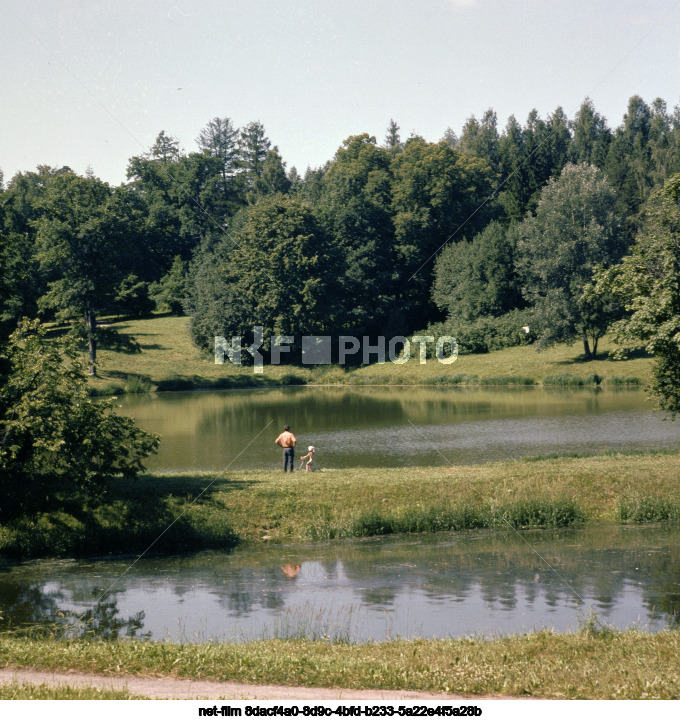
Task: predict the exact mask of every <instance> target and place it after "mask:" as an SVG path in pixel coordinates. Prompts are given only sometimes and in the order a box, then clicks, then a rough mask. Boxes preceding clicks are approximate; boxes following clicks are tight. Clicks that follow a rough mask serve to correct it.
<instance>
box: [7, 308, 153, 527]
mask: <svg viewBox="0 0 680 721" xmlns="http://www.w3.org/2000/svg"><path fill="white" fill-rule="evenodd" d="M77 358H78V356H77V353H76V351H75V348H74V347H73V345H72V344H70V343H69V341H68V338H67V339H65V340H64V341H62V342H57V341H51V342H48V341H47V340H46V339H45V330H44V328H42V327H41V326H40V324H38V323H36V322H28V321H26V322H23V323H22V324H21V325H20V327H19V328H18V329H17V330H16V331H15V332H14V333H13V334H12V335H11V336H10V339H9V341H8V343H7V347H6V348H5V350H4V351H3V354H2V359H3V360H4V362H5V363H6V364H7V369H6V377H5V381H4V383H3V386H2V389H1V390H0V442H1V446H0V469H1V473H0V477H1V478H2V480H1V481H0V493H1V494H2V495H1V497H2V506H1V507H0V513H1V514H2V515H5V516H6V515H7V514H8V513H10V511H16V510H17V509H19V508H20V507H21V505H22V494H24V496H25V499H27V503H29V504H30V503H31V502H35V501H36V498H35V497H33V498H30V497H29V496H28V495H27V494H28V493H29V492H31V491H33V490H35V489H38V491H39V492H40V493H42V494H43V496H49V495H50V494H51V492H52V490H54V489H56V488H58V489H61V490H64V489H66V490H69V489H70V490H71V491H72V492H74V493H82V494H85V495H96V494H97V493H99V492H100V491H101V490H102V488H103V485H104V484H105V483H106V482H107V481H108V480H110V479H111V478H112V477H114V476H116V475H119V474H122V475H124V476H130V477H134V476H135V475H136V474H137V473H139V472H140V471H141V470H142V468H143V465H142V461H143V460H144V459H145V458H146V457H147V456H148V455H149V454H150V453H152V452H154V451H155V449H156V447H157V446H158V440H159V439H158V437H157V436H155V435H152V434H149V433H146V432H144V431H142V430H140V429H139V428H137V427H136V426H135V424H134V422H133V421H132V420H131V419H129V418H126V417H123V416H118V415H115V414H113V413H111V408H112V403H111V402H93V401H92V400H90V398H89V397H88V393H87V383H86V379H85V376H84V373H83V369H82V366H81V364H80V362H79V361H78V360H77ZM51 489H52V490H51Z"/></svg>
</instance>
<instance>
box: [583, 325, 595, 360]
mask: <svg viewBox="0 0 680 721" xmlns="http://www.w3.org/2000/svg"><path fill="white" fill-rule="evenodd" d="M581 337H582V338H583V352H584V353H585V354H586V360H590V359H591V358H592V357H593V356H592V354H591V353H590V345H589V344H588V336H587V335H586V332H585V331H581Z"/></svg>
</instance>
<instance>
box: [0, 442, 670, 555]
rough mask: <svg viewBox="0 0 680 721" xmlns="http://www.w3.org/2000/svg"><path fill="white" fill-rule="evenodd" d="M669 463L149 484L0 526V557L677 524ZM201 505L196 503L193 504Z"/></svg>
mask: <svg viewBox="0 0 680 721" xmlns="http://www.w3.org/2000/svg"><path fill="white" fill-rule="evenodd" d="M678 461H680V454H678V453H673V454H669V453H635V454H620V453H619V454H606V455H598V456H582V457H579V456H556V457H551V458H539V459H525V460H522V461H506V462H500V463H491V464H486V465H482V466H459V467H446V466H440V467H430V468H420V467H418V468H375V469H374V468H370V469H368V468H354V469H341V470H326V471H322V472H318V473H309V474H308V473H304V472H298V473H294V474H283V473H281V472H280V471H239V472H229V473H227V474H219V473H217V474H209V473H195V474H175V475H173V474H150V475H146V476H144V477H142V478H140V479H139V480H137V481H135V482H127V481H119V482H117V483H116V484H114V485H113V486H112V487H111V489H110V493H109V496H108V498H107V499H106V501H105V502H101V503H99V504H85V505H82V506H79V505H78V504H76V503H75V502H74V501H73V499H68V498H65V499H58V498H57V499H55V500H53V501H51V502H50V508H49V509H45V510H44V511H43V512H41V513H36V514H35V515H32V516H30V517H21V518H18V519H15V520H13V521H8V522H6V523H5V525H3V526H0V554H2V555H3V556H5V557H14V558H28V557H38V556H73V555H96V554H107V553H139V552H141V551H143V550H145V549H146V548H147V547H148V546H149V545H150V544H151V543H153V542H154V541H155V540H156V539H158V540H157V542H156V543H155V545H154V550H156V551H164V552H186V551H192V550H201V549H205V548H229V547H231V546H234V545H236V544H237V543H241V542H244V541H245V542H262V541H266V542H289V541H298V540H326V539H333V538H349V537H364V536H371V535H378V534H388V533H413V532H416V533H417V532H423V531H449V530H465V529H472V528H494V527H507V526H508V525H510V526H512V527H514V528H523V527H559V526H568V525H573V524H578V523H581V522H609V523H611V522H615V523H617V522H624V523H631V522H652V521H660V522H678V521H679V520H680V488H679V487H678V483H677V477H678V476H677V470H676V468H677V466H678ZM199 494H201V495H200V498H198V500H197V501H195V502H194V499H195V498H196V497H197V496H199Z"/></svg>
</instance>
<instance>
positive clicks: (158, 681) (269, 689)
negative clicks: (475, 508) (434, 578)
mask: <svg viewBox="0 0 680 721" xmlns="http://www.w3.org/2000/svg"><path fill="white" fill-rule="evenodd" d="M12 682H17V683H30V684H36V685H38V684H48V685H50V686H71V687H75V686H79V687H80V686H85V687H88V686H89V687H96V688H105V689H116V690H120V689H127V690H128V691H129V692H130V693H132V694H135V695H137V696H148V697H150V698H158V699H161V698H165V699H218V698H225V699H234V700H236V699H238V700H247V699H257V700H263V701H264V700H276V701H323V700H334V701H337V700H345V699H366V700H372V699H378V700H380V699H385V700H423V701H434V700H437V699H442V700H448V701H456V700H461V699H468V698H476V699H481V698H503V697H500V696H485V697H481V696H474V697H470V696H452V695H447V694H441V693H439V694H438V693H426V692H424V691H382V690H373V689H370V690H363V691H357V690H356V689H339V688H307V687H303V686H299V687H298V686H259V685H254V684H246V683H238V682H236V681H224V682H221V681H194V680H191V679H181V678H149V677H144V676H102V675H96V674H83V673H75V672H74V673H68V672H52V671H33V670H29V669H11V668H3V669H0V683H2V684H6V683H12Z"/></svg>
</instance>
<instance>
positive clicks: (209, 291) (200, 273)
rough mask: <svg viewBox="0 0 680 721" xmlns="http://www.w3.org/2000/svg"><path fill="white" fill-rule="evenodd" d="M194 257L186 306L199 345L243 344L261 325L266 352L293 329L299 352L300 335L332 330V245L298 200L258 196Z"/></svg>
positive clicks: (333, 283)
mask: <svg viewBox="0 0 680 721" xmlns="http://www.w3.org/2000/svg"><path fill="white" fill-rule="evenodd" d="M198 262H199V263H200V266H199V268H198V270H197V272H196V274H195V278H194V282H193V286H192V289H191V291H190V301H189V308H190V310H191V312H192V314H193V317H192V325H191V331H192V335H193V337H194V339H195V341H196V342H197V344H198V345H199V346H201V347H204V348H207V349H212V348H213V347H214V338H215V336H223V337H225V338H227V339H228V341H231V338H232V337H234V336H238V337H242V338H243V339H244V342H245V344H246V345H248V344H249V343H250V339H252V338H253V329H254V328H255V327H258V326H260V327H262V328H263V330H264V339H265V343H264V344H263V347H262V349H263V350H264V351H268V350H269V339H270V337H271V336H275V335H282V336H293V337H294V338H295V341H296V343H297V344H298V345H297V346H296V349H295V352H296V353H297V357H298V359H299V351H300V348H299V343H300V339H301V337H302V335H309V334H312V335H313V334H323V333H326V332H328V331H330V330H331V329H332V323H333V303H334V298H335V296H336V295H337V294H336V293H334V287H335V284H336V280H335V268H336V267H337V262H338V261H337V255H336V250H335V249H334V247H333V246H332V244H331V243H330V242H329V240H328V238H327V236H326V235H325V233H324V232H323V229H322V228H321V227H320V225H319V223H318V221H317V220H316V218H315V216H314V214H313V213H312V211H311V209H310V208H309V207H308V206H307V205H306V204H304V203H302V202H300V201H299V200H297V199H295V198H291V197H289V196H284V195H280V194H278V195H272V196H267V197H266V198H263V199H262V200H260V201H259V202H258V203H256V204H255V205H253V206H251V207H250V208H249V209H248V210H247V211H246V212H245V213H244V215H243V216H242V218H241V219H240V222H239V224H238V225H237V226H236V227H235V228H234V229H233V230H232V233H231V236H230V237H229V238H226V239H224V240H223V241H222V242H220V243H219V244H218V245H217V246H216V247H215V249H214V250H213V251H210V252H207V253H206V254H204V255H203V256H202V257H200V258H199V259H198ZM293 355H294V354H293ZM246 356H247V354H246V353H244V354H243V357H242V360H243V361H246V360H247V358H246Z"/></svg>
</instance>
